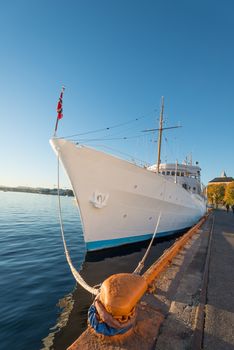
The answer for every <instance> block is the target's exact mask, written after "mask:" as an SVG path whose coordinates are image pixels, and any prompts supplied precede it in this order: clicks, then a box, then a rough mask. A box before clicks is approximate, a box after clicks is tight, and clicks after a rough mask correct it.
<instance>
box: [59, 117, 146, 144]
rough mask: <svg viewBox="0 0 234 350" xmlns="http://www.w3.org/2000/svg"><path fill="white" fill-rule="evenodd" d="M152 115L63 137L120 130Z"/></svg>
mask: <svg viewBox="0 0 234 350" xmlns="http://www.w3.org/2000/svg"><path fill="white" fill-rule="evenodd" d="M150 113H151V112H150ZM150 113H148V114H147V115H145V116H142V117H138V118H135V119H131V120H129V121H127V122H124V123H120V124H115V125H111V126H108V127H106V128H101V129H96V130H91V131H86V132H82V133H79V134H73V135H68V136H63V138H64V139H68V138H71V137H74V136H82V135H88V134H94V133H96V132H101V131H106V130H110V129H115V128H119V127H121V126H124V125H127V124H130V123H134V122H136V121H139V120H141V119H144V118H148V117H149V116H150Z"/></svg>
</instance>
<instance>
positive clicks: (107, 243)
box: [86, 227, 189, 251]
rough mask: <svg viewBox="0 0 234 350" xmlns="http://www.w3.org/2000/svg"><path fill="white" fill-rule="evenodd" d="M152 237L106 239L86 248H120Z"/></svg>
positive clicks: (150, 235) (148, 235)
mask: <svg viewBox="0 0 234 350" xmlns="http://www.w3.org/2000/svg"><path fill="white" fill-rule="evenodd" d="M186 229H189V227H185V228H184V229H180V230H176V231H167V232H159V233H157V234H156V238H158V237H165V236H171V235H173V234H176V233H180V232H183V231H185V230H186ZM152 236H153V234H152V233H148V234H145V235H140V236H132V237H123V238H115V239H106V240H102V241H95V242H86V248H87V250H88V251H91V250H99V249H104V248H111V247H117V246H120V245H123V244H130V243H136V242H142V241H146V240H147V239H150V238H152Z"/></svg>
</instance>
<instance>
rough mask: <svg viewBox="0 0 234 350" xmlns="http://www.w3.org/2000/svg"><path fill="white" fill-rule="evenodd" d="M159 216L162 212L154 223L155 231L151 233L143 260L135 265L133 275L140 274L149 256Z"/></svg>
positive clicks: (160, 214)
mask: <svg viewBox="0 0 234 350" xmlns="http://www.w3.org/2000/svg"><path fill="white" fill-rule="evenodd" d="M161 216H162V212H161V211H160V213H159V216H158V220H157V223H156V226H155V229H154V233H153V236H152V238H151V241H150V243H149V245H148V248H147V249H146V252H145V254H144V256H143V258H142V259H141V261H140V262H139V264H138V265H137V267H136V269H135V270H134V271H133V273H135V274H137V275H139V274H140V273H141V270H142V269H143V267H144V265H145V260H146V258H147V256H148V255H149V252H150V248H151V246H152V244H153V241H154V238H155V236H156V233H157V231H158V226H159V223H160V219H161Z"/></svg>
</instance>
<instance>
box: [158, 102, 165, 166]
mask: <svg viewBox="0 0 234 350" xmlns="http://www.w3.org/2000/svg"><path fill="white" fill-rule="evenodd" d="M163 112H164V97H163V96H162V104H161V112H160V119H159V129H158V160H157V173H159V166H160V163H161V145H162V131H163Z"/></svg>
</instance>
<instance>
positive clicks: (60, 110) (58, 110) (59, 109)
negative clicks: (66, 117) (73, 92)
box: [54, 86, 65, 136]
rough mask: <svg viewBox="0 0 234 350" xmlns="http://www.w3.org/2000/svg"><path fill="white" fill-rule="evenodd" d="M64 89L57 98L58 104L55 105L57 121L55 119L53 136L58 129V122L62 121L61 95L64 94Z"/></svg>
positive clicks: (63, 88)
mask: <svg viewBox="0 0 234 350" xmlns="http://www.w3.org/2000/svg"><path fill="white" fill-rule="evenodd" d="M64 90H65V87H64V86H63V87H62V91H61V93H60V96H59V100H58V104H57V119H56V124H55V129H54V136H56V131H57V128H58V121H59V120H60V119H62V117H63V93H64Z"/></svg>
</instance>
